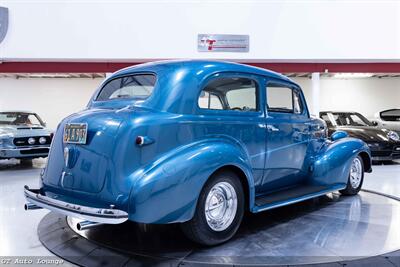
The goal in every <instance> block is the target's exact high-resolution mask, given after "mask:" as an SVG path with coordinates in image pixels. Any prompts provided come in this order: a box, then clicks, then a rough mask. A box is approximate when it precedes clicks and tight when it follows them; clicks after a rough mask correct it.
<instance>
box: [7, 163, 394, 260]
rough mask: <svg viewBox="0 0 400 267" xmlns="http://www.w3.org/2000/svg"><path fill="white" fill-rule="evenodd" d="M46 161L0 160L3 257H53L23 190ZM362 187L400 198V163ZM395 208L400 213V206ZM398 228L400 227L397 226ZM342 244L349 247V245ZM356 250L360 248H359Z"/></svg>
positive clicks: (381, 169)
mask: <svg viewBox="0 0 400 267" xmlns="http://www.w3.org/2000/svg"><path fill="white" fill-rule="evenodd" d="M44 164H45V161H44V160H34V162H33V165H29V164H28V165H22V164H20V163H19V161H17V160H3V161H0V256H52V254H51V252H49V251H48V250H47V249H46V248H45V247H43V246H42V245H41V243H40V241H39V239H38V236H37V227H38V224H39V221H40V220H41V218H43V216H44V215H45V214H46V213H47V211H45V210H36V211H31V212H25V211H24V209H23V205H24V203H25V200H24V197H23V192H22V191H23V186H24V185H28V186H30V187H32V188H34V187H37V186H38V176H39V173H40V169H41V168H43V166H44ZM363 188H364V189H368V190H373V191H378V192H382V193H385V194H389V195H393V196H397V197H399V198H400V163H393V164H385V165H374V166H373V173H371V174H366V176H365V181H364V186H363ZM362 194H364V196H363V195H362V196H363V197H364V198H365V197H366V195H365V194H368V193H362ZM374 198H377V199H378V198H379V199H380V197H371V196H368V197H367V199H368V201H375V200H374ZM379 201H382V200H379ZM379 201H378V202H377V203H378V206H379V203H381V202H379ZM386 202H387V201H386ZM386 202H385V203H386ZM382 203H383V202H382ZM396 210H397V213H398V211H399V209H396ZM321 212H322V210H321ZM327 212H328V211H327ZM332 212H335V211H332ZM328 213H329V212H328ZM378 213H379V212H378ZM378 213H377V214H378ZM327 215H329V214H327ZM392 215H395V216H394V217H396V216H397V217H396V218H394V217H393V216H392V218H391V220H392V221H393V219H395V220H397V223H398V222H399V221H400V218H399V217H400V214H397V215H396V214H392ZM371 220H372V221H373V222H372V223H374V224H380V225H384V224H387V223H388V222H387V221H385V222H384V221H380V220H379V218H374V217H371ZM310 223H312V222H310ZM389 228H390V226H389ZM389 228H388V229H389ZM395 228H396V229H398V227H395ZM392 230H393V229H392ZM390 233H391V235H399V231H394V232H390ZM395 239H396V236H389V237H387V238H386V239H381V240H379V242H380V244H379V246H381V247H382V248H387V250H386V249H383V251H382V252H388V251H390V250H393V249H394V248H395V247H396V246H397V244H394V243H393V242H394V240H395ZM314 241H315V244H314V245H315V246H318V245H321V244H319V243H318V242H320V241H321V238H319V239H315V240H314ZM309 242H311V243H312V242H313V239H312V238H311V239H310V240H309ZM382 242H383V243H382ZM368 243H370V244H371V246H373V245H374V242H372V240H369V242H368ZM342 245H343V246H344V247H347V245H348V244H342ZM366 245H368V244H366ZM315 246H311V245H310V249H315ZM354 249H355V250H357V249H358V248H354ZM396 249H400V247H396ZM310 253H311V252H310ZM343 253H345V254H347V255H351V251H349V250H347V251H345V250H344V251H343ZM200 256H201V255H200ZM289 256H290V255H289ZM292 256H296V255H292ZM64 266H65V265H64Z"/></svg>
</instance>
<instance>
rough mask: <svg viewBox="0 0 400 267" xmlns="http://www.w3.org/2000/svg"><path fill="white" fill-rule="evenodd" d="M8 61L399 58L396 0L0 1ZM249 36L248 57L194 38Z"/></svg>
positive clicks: (2, 49)
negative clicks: (201, 48)
mask: <svg viewBox="0 0 400 267" xmlns="http://www.w3.org/2000/svg"><path fill="white" fill-rule="evenodd" d="M0 5H1V6H5V7H8V8H9V13H10V22H9V31H8V34H7V36H6V38H5V40H4V41H3V42H2V44H1V45H0V61H1V59H3V60H5V61H7V60H14V61H18V60H20V61H21V60H39V61H45V60H67V61H68V60H72V61H78V60H81V61H82V60H83V61H91V60H93V61H96V60H108V61H112V60H118V61H123V60H128V61H132V60H139V61H140V60H141V59H142V60H143V59H144V60H145V59H159V58H224V59H235V60H246V61H247V62H249V60H253V61H265V60H268V61H274V60H277V61H280V60H286V61H302V62H304V61H311V60H313V61H316V60H317V61H325V62H326V61H346V60H347V61H351V60H353V61H354V60H358V61H360V60H361V61H362V60H366V61H370V60H379V61H385V60H387V61H393V60H396V59H397V60H398V59H400V34H399V31H400V19H399V18H400V2H399V1H331V0H319V1H308V0H307V1H293V0H291V1H285V0H282V1H277V0H272V1H270V0H265V1H263V0H257V1H241V0H240V1H239V0H231V1H223V0H202V1H199V0H196V1H194V0H188V1H182V0H168V1H163V0H158V1H157V0H148V1H143V0H130V1H128V0H125V1H106V0H97V1H93V0H85V1H67V0H53V1H48V0H30V1H27V0H2V1H1V2H0ZM200 33H210V34H211V33H224V34H248V35H249V36H250V51H249V53H232V52H231V53H204V52H203V53H202V52H198V51H197V34H200Z"/></svg>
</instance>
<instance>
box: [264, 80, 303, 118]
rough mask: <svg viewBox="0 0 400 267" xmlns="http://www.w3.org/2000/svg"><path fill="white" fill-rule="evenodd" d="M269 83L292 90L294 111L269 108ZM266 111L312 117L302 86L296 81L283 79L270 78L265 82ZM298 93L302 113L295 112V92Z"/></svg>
mask: <svg viewBox="0 0 400 267" xmlns="http://www.w3.org/2000/svg"><path fill="white" fill-rule="evenodd" d="M269 84H275V85H279V86H282V87H286V88H288V89H291V90H292V111H291V112H285V111H274V110H269V108H268V85H269ZM264 91H265V105H264V108H265V113H266V114H267V116H268V114H271V113H272V114H281V115H292V116H300V117H306V118H310V113H309V111H308V107H307V103H306V101H305V97H304V94H303V91H302V90H301V88H300V87H299V86H298V85H296V84H294V83H289V82H286V81H282V80H277V79H269V80H267V81H266V83H265V90H264ZM295 93H297V94H298V97H299V103H300V107H301V112H300V113H295V112H294V99H295V98H294V94H295Z"/></svg>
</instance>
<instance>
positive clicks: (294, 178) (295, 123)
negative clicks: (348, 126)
mask: <svg viewBox="0 0 400 267" xmlns="http://www.w3.org/2000/svg"><path fill="white" fill-rule="evenodd" d="M265 90H266V118H265V120H266V132H265V134H266V157H265V168H264V169H265V171H264V175H263V182H262V185H261V187H260V188H259V192H258V193H259V194H263V193H268V192H273V191H277V190H280V189H285V188H288V187H291V186H295V185H297V184H300V183H301V182H302V181H303V180H304V179H305V178H306V172H307V163H306V155H307V148H308V143H309V140H310V117H309V114H308V110H307V106H306V103H305V101H304V97H303V94H302V92H301V90H300V88H298V87H297V86H295V85H293V84H291V83H288V82H284V81H276V80H270V81H268V82H267V83H266V88H265Z"/></svg>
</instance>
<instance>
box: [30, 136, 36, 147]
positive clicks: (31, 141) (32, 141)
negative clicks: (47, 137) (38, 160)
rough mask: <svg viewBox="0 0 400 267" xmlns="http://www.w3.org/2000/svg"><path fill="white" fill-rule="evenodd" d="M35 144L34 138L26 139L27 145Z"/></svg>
mask: <svg viewBox="0 0 400 267" xmlns="http://www.w3.org/2000/svg"><path fill="white" fill-rule="evenodd" d="M35 142H36V140H35V138H33V137H30V138H29V139H28V143H29V144H30V145H33V144H34V143H35Z"/></svg>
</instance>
